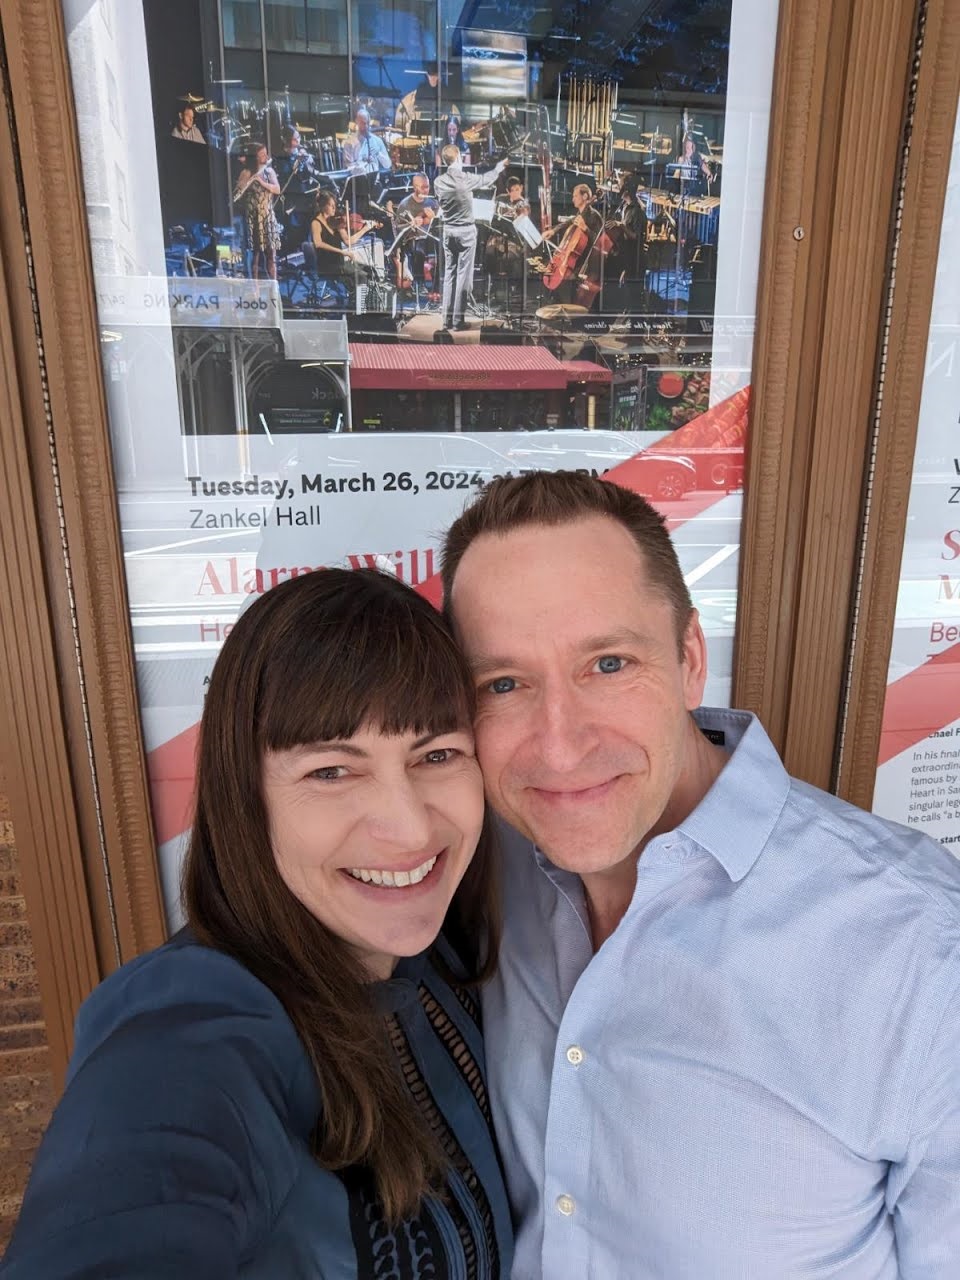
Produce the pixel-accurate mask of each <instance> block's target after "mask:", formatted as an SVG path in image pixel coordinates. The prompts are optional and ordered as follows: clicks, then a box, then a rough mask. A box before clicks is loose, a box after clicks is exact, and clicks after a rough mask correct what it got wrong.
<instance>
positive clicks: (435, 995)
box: [0, 933, 512, 1280]
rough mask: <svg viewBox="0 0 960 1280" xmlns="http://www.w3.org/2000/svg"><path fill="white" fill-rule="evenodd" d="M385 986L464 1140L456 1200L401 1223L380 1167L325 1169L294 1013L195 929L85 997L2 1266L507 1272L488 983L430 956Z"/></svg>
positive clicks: (77, 1276) (434, 1117)
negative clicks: (484, 989)
mask: <svg viewBox="0 0 960 1280" xmlns="http://www.w3.org/2000/svg"><path fill="white" fill-rule="evenodd" d="M378 987H379V991H378V998H379V999H380V1000H381V1001H384V1002H386V1008H387V1010H388V1014H389V1013H391V1012H392V1018H393V1020H392V1022H391V1024H390V1025H391V1041H392V1043H393V1045H394V1048H395V1051H396V1052H397V1055H398V1058H399V1065H400V1067H401V1069H402V1071H403V1074H404V1077H405V1079H406V1080H407V1083H408V1085H409V1086H410V1089H411V1092H412V1094H413V1095H414V1096H415V1097H416V1098H418V1099H419V1101H418V1105H420V1106H421V1107H423V1108H426V1110H427V1112H428V1118H429V1119H430V1120H431V1122H432V1123H434V1124H435V1125H436V1126H437V1129H436V1131H437V1133H438V1135H439V1136H440V1138H441V1141H442V1143H443V1145H444V1147H445V1148H446V1150H447V1152H448V1155H449V1157H450V1173H449V1177H448V1194H447V1195H446V1197H445V1198H444V1199H443V1200H440V1199H428V1200H427V1201H425V1202H424V1204H423V1206H422V1208H421V1211H420V1214H419V1216H418V1217H417V1218H416V1219H415V1220H413V1221H411V1222H407V1223H404V1224H403V1225H402V1226H401V1228H400V1229H399V1230H397V1231H396V1232H394V1231H391V1230H390V1229H389V1228H388V1227H387V1225H386V1223H385V1222H384V1220H383V1215H382V1211H381V1209H380V1206H379V1204H378V1202H377V1200H376V1197H375V1196H374V1194H373V1190H372V1183H371V1179H370V1176H369V1173H368V1172H367V1171H366V1170H364V1169H361V1168H358V1169H351V1170H347V1171H344V1172H343V1173H341V1174H335V1173H331V1172H328V1171H326V1170H324V1169H322V1168H320V1166H319V1165H318V1164H317V1163H316V1161H315V1160H314V1158H313V1156H312V1155H311V1153H310V1145H309V1143H310V1135H311V1133H312V1131H313V1129H314V1126H315V1124H316V1122H317V1118H318V1111H319V1101H318V1092H317V1087H316V1083H315V1078H314V1076H313V1074H312V1071H311V1068H310V1064H309V1061H308V1058H307V1055H306V1053H305V1052H304V1049H303V1046H302V1044H301V1042H300V1040H299V1038H298V1036H297V1034H296V1032H295V1030H294V1028H293V1024H292V1023H291V1022H290V1019H289V1018H288V1017H287V1015H286V1013H285V1012H284V1010H283V1008H282V1007H281V1005H280V1004H279V1002H278V1001H277V999H276V998H275V997H274V996H273V994H272V993H271V992H270V991H269V990H268V989H267V988H266V987H265V986H263V984H262V983H260V982H259V981H258V980H257V979H256V978H255V977H253V975H252V974H251V973H250V972H249V971H248V970H247V969H245V968H244V967H243V966H242V965H241V964H239V963H238V962H237V961H235V960H233V959H231V958H230V957H228V956H225V955H223V954H221V953H219V952H217V951H213V950H211V949H209V948H207V947H202V946H200V945H198V944H197V943H196V942H194V941H192V940H191V938H190V937H189V935H187V934H185V933H183V934H180V935H178V936H177V937H176V938H174V939H173V940H172V941H171V942H169V943H167V944H166V945H165V946H163V947H160V948H159V949H158V950H156V951H154V952H151V953H150V954H149V955H146V956H142V957H140V958H139V959H137V960H134V961H133V962H132V963H130V964H128V965H125V966H124V967H123V968H122V969H120V970H118V972H117V973H115V974H113V975H112V976H111V977H110V978H108V979H107V981H106V982H104V983H103V984H102V985H101V986H100V987H99V988H98V989H97V990H96V991H95V992H94V993H93V995H92V996H91V997H90V998H89V1000H87V1001H86V1003H85V1004H84V1005H83V1007H82V1009H81V1011H80V1015H79V1017H78V1019H77V1028H76V1048H75V1051H74V1055H73V1059H72V1061H71V1064H70V1071H69V1076H68V1083H67V1088H66V1091H65V1094H64V1097H63V1099H62V1101H61V1102H60V1104H59V1106H58V1107H57V1110H56V1112H55V1114H54V1117H53V1120H52V1122H51V1124H50V1127H49V1129H48V1131H47V1134H46V1136H45V1137H44V1140H43V1143H42V1145H41V1147H40V1151H39V1153H38V1156H37V1160H36V1163H35V1165H34V1169H33V1174H32V1176H31V1179H30V1183H29V1186H28V1188H27V1193H26V1197H25V1200H24V1205H23V1210H22V1213H21V1216H20V1220H19V1222H18V1224H17V1229H16V1231H15V1233H14V1237H13V1240H12V1242H11V1244H10V1246H9V1249H8V1250H7V1253H6V1256H5V1258H4V1261H3V1263H2V1265H0V1276H2V1277H3V1280H88V1278H89V1280H94V1278H96V1280H107V1277H117V1280H119V1278H120V1277H124V1278H128V1277H129V1278H130V1280H134V1278H135V1280H161V1278H162V1280H167V1278H168V1277H169V1278H170V1280H173V1277H176V1278H177V1280H207V1278H208V1277H209V1278H210V1280H229V1278H230V1277H244V1280H247V1278H248V1277H249V1278H250V1280H254V1278H256V1280H267V1278H268V1277H269V1280H299V1278H300V1277H304V1278H305V1277H311V1278H318V1277H322V1278H323V1280H354V1278H355V1277H356V1278H357V1280H367V1278H368V1277H370V1278H374V1277H377V1278H379V1277H384V1280H386V1278H387V1277H389V1278H390V1280H426V1277H428V1276H429V1277H433V1278H435V1280H453V1277H457V1278H458V1280H473V1278H475V1280H498V1278H502V1280H507V1277H508V1276H509V1274H510V1260H511V1250H512V1243H511V1231H510V1221H509V1211H508V1208H507V1202H506V1198H505V1194H504V1190H503V1184H502V1180H501V1176H500V1169H499V1164H498V1159H497V1155H496V1151H495V1148H494V1141H493V1136H492V1127H491V1123H490V1114H489V1110H488V1106H487V1098H486V1089H485V1085H484V1065H483V1044H482V1039H481V1035H480V1027H479V1012H478V1005H477V1002H476V1000H475V999H474V997H473V996H472V995H471V994H470V993H469V992H467V991H465V990H462V989H460V988H457V990H454V989H453V988H452V987H451V986H450V985H449V984H448V983H447V982H446V981H445V980H444V978H442V977H441V975H440V974H439V973H438V972H437V970H436V968H435V967H434V965H433V964H432V963H431V962H430V961H429V960H428V959H427V958H426V957H425V956H420V957H417V958H416V959H414V960H403V961H401V962H400V964H399V965H398V968H397V970H396V972H395V974H394V977H393V979H392V980H391V981H390V982H387V983H381V984H378Z"/></svg>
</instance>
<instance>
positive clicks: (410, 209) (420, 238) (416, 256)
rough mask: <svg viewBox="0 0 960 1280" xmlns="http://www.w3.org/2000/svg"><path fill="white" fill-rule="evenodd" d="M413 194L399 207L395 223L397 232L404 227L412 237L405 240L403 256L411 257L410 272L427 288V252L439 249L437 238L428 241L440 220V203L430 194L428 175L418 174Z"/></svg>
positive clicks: (402, 201) (401, 202) (414, 176)
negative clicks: (431, 228)
mask: <svg viewBox="0 0 960 1280" xmlns="http://www.w3.org/2000/svg"><path fill="white" fill-rule="evenodd" d="M410 187H411V190H410V194H409V195H408V196H404V198H403V199H402V200H401V201H400V203H399V204H398V205H397V210H396V215H395V218H394V222H395V224H396V228H397V231H398V232H400V231H402V230H403V229H404V228H405V227H406V228H408V229H409V235H408V236H406V237H405V238H404V241H403V247H402V248H401V252H402V253H406V254H407V255H409V262H410V270H411V272H412V274H413V278H414V280H415V281H417V283H418V284H426V283H427V281H426V272H425V264H426V257H427V252H428V249H433V248H436V237H432V238H430V239H428V235H429V231H430V224H431V223H432V222H433V220H434V218H435V217H436V216H437V213H438V211H439V208H440V206H439V203H438V201H437V200H436V198H435V197H434V196H432V195H431V194H430V179H429V178H428V177H427V175H426V174H425V173H415V174H414V175H413V177H412V179H411V180H410Z"/></svg>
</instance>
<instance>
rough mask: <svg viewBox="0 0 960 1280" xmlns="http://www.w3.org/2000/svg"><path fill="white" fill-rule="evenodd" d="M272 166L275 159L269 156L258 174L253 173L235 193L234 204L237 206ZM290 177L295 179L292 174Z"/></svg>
mask: <svg viewBox="0 0 960 1280" xmlns="http://www.w3.org/2000/svg"><path fill="white" fill-rule="evenodd" d="M272 164H273V157H272V156H267V158H266V160H265V161H264V163H263V164H262V165H261V166H260V168H259V169H258V170H257V172H256V173H253V174H251V175H250V177H249V178H248V179H247V181H246V182H245V183H244V184H243V186H242V187H241V188H240V190H239V191H236V192H234V196H233V203H234V204H236V203H237V201H238V200H239V199H240V198H241V197H242V196H243V195H244V193H245V192H246V191H247V190H248V189H249V188H250V187H251V186H252V185H253V184H254V183H255V182H256V180H257V179H258V178H261V177H263V175H264V174H265V173H266V171H267V170H268V169H269V168H270V166H271V165H272ZM290 176H291V177H293V174H291V175H290Z"/></svg>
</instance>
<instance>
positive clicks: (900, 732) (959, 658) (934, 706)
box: [877, 644, 960, 764]
mask: <svg viewBox="0 0 960 1280" xmlns="http://www.w3.org/2000/svg"><path fill="white" fill-rule="evenodd" d="M958 664H960V644H952V645H951V646H950V648H949V649H944V651H943V652H942V653H938V654H935V655H934V656H933V657H932V658H929V659H928V660H927V661H926V662H924V663H922V664H921V666H919V667H916V668H915V669H914V670H913V671H908V672H907V674H906V675H905V676H901V677H900V679H899V680H894V682H893V683H892V684H891V685H888V686H887V698H886V702H885V703H884V708H883V729H882V730H881V732H880V752H879V755H878V758H877V764H886V763H887V761H888V760H892V759H893V758H894V756H898V755H900V753H901V752H903V751H909V749H910V748H911V747H915V746H916V745H917V743H918V742H923V741H924V739H925V738H929V737H930V735H931V734H932V733H936V732H937V731H938V730H940V729H944V728H946V726H947V725H948V724H953V722H954V720H960V680H958V679H957V666H958Z"/></svg>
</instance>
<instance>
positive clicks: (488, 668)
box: [470, 627, 651, 679]
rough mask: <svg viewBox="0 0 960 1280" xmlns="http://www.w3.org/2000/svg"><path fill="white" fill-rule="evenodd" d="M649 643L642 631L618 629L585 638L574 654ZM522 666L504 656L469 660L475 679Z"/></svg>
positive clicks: (479, 655)
mask: <svg viewBox="0 0 960 1280" xmlns="http://www.w3.org/2000/svg"><path fill="white" fill-rule="evenodd" d="M650 643H651V637H650V636H648V635H644V633H643V632H642V631H635V630H634V629H633V628H632V627H618V628H616V630H614V631H607V632H604V634H603V635H596V636H586V637H585V638H584V639H583V640H581V641H580V643H579V644H578V645H577V646H576V652H577V653H597V652H598V651H600V650H604V649H605V650H608V651H610V650H616V649H618V648H622V647H624V646H626V647H628V648H629V647H636V646H643V647H644V648H646V647H647V646H648V645H649V644H650ZM522 666H523V663H522V662H521V661H520V660H519V658H513V657H509V656H508V655H506V654H500V655H498V654H492V653H491V654H487V653H478V654H477V655H476V656H475V657H473V658H471V659H470V670H471V671H472V672H473V674H474V676H475V677H476V678H477V679H482V678H483V677H484V676H489V675H492V674H493V673H494V672H495V671H510V670H516V669H517V668H518V667H522Z"/></svg>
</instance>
